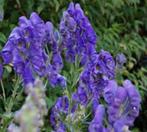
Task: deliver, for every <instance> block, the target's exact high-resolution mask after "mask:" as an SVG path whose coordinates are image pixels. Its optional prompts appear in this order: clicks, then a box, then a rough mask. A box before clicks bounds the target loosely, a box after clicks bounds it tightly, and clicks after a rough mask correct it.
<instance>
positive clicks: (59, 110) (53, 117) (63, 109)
mask: <svg viewBox="0 0 147 132" xmlns="http://www.w3.org/2000/svg"><path fill="white" fill-rule="evenodd" d="M68 112H69V99H68V97H67V96H63V97H59V98H58V99H57V101H56V103H55V105H54V106H53V108H52V109H51V114H50V122H51V125H52V126H53V127H54V129H55V130H58V131H59V130H60V131H61V130H65V127H64V124H63V123H62V120H61V116H63V114H65V115H67V114H68ZM60 131H59V132H60ZM61 132H62V131H61Z"/></svg>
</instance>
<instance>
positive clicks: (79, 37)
mask: <svg viewBox="0 0 147 132" xmlns="http://www.w3.org/2000/svg"><path fill="white" fill-rule="evenodd" d="M60 33H61V36H62V44H63V45H64V48H65V49H66V51H65V54H66V58H67V60H68V61H70V62H74V61H75V57H76V55H78V56H79V58H80V59H81V63H84V64H85V63H86V61H87V60H88V58H90V56H91V55H92V54H93V53H95V44H96V33H95V32H94V30H93V28H92V26H91V24H90V22H89V20H88V18H87V17H86V16H85V15H84V12H83V11H82V9H81V7H80V5H79V4H74V3H72V2H71V3H70V5H69V7H68V9H67V11H65V12H64V13H63V18H62V20H61V22H60ZM85 58H86V59H85ZM84 60H85V61H84Z"/></svg>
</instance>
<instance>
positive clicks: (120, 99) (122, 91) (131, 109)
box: [108, 80, 141, 129]
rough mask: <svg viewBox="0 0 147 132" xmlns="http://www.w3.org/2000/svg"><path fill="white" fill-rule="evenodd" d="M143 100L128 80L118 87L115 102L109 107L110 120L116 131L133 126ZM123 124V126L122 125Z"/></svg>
mask: <svg viewBox="0 0 147 132" xmlns="http://www.w3.org/2000/svg"><path fill="white" fill-rule="evenodd" d="M140 102H141V98H140V95H139V93H138V91H137V90H136V88H135V87H134V85H133V84H132V83H131V82H130V81H129V80H126V81H124V83H123V87H118V88H117V91H116V93H115V95H114V99H113V102H112V103H111V104H109V105H108V118H109V122H110V124H111V125H112V126H113V127H114V129H118V128H117V127H118V126H120V127H121V128H120V129H122V128H123V126H131V125H133V122H134V120H135V118H136V117H137V116H138V114H139V108H140ZM120 124H121V125H120Z"/></svg>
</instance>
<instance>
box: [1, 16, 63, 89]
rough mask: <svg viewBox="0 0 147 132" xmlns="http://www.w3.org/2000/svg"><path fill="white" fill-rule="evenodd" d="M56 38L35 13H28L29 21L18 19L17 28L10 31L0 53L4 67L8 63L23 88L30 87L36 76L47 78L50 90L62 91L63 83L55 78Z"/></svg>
mask: <svg viewBox="0 0 147 132" xmlns="http://www.w3.org/2000/svg"><path fill="white" fill-rule="evenodd" d="M56 34H57V33H56V32H55V31H54V28H53V25H52V24H51V23H50V22H46V23H44V22H43V20H42V19H41V18H40V17H39V16H38V15H37V14H36V13H32V14H31V16H30V19H27V18H26V17H24V16H22V17H20V18H19V26H18V27H16V28H14V29H13V31H12V32H11V34H10V36H9V38H8V41H7V43H6V45H5V47H4V48H3V49H2V51H1V56H2V57H3V62H4V64H9V63H12V64H13V67H14V70H15V71H16V73H18V74H19V75H20V76H21V77H22V79H23V83H24V84H25V85H26V84H28V83H30V82H32V83H33V81H34V80H35V75H37V76H39V77H46V78H48V80H49V82H50V84H51V85H52V86H53V87H54V86H56V85H57V84H59V85H61V86H62V87H65V86H66V80H65V78H64V77H63V76H61V75H60V74H59V71H60V69H61V68H62V65H63V64H62V58H61V56H60V52H58V49H59V48H58V43H57V41H56V38H57V37H58V36H57V35H56ZM48 46H50V47H51V49H52V58H49V54H50V53H48V54H47V53H46V50H45V48H46V47H48ZM1 69H2V65H0V71H2V70H1Z"/></svg>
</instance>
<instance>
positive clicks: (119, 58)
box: [116, 53, 127, 68]
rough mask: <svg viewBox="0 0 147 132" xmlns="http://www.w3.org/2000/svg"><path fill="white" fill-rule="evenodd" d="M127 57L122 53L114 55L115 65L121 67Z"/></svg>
mask: <svg viewBox="0 0 147 132" xmlns="http://www.w3.org/2000/svg"><path fill="white" fill-rule="evenodd" d="M126 61H127V59H126V57H125V55H124V54H123V53H120V54H117V56H116V65H117V67H118V68H122V66H123V65H124V63H126Z"/></svg>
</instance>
